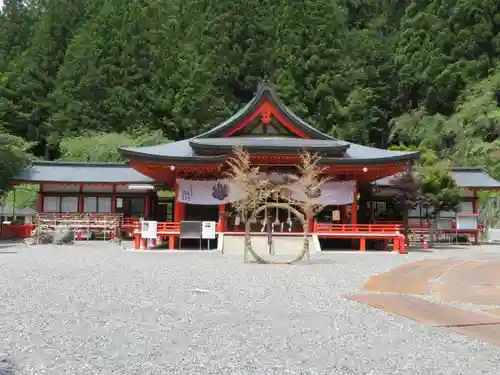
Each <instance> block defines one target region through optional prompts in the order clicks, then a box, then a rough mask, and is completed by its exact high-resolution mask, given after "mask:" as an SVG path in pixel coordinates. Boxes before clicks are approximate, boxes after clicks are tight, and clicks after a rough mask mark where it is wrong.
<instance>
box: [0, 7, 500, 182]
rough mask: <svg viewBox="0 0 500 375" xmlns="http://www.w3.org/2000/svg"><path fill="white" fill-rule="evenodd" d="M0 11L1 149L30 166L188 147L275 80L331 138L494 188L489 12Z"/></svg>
mask: <svg viewBox="0 0 500 375" xmlns="http://www.w3.org/2000/svg"><path fill="white" fill-rule="evenodd" d="M3 3H4V4H3V8H2V11H1V14H0V127H1V128H3V130H1V132H0V133H1V134H0V143H1V142H2V141H1V137H4V138H5V137H12V136H16V137H20V138H21V139H23V140H24V141H26V142H29V143H27V144H26V145H25V146H27V147H30V150H32V152H33V153H34V155H35V156H36V157H40V158H46V159H57V158H60V157H65V153H67V152H68V147H67V144H68V142H69V143H71V141H72V139H73V140H74V137H79V138H78V140H76V141H75V142H74V144H77V143H79V140H82V137H83V138H85V137H87V136H89V137H94V138H95V137H96V135H95V134H98V136H97V137H106V133H117V134H121V135H122V138H123V139H125V140H127V142H129V143H130V142H133V140H131V139H136V137H135V136H134V135H135V134H138V137H139V138H141V139H142V140H144V138H147V134H161V136H159V137H157V136H155V137H153V138H154V139H157V140H158V139H160V140H165V139H168V140H172V141H174V140H180V139H184V138H186V137H189V136H193V135H195V134H198V133H200V132H201V131H203V130H206V129H207V128H209V127H211V126H212V125H213V124H215V123H217V122H219V121H221V120H223V119H225V118H226V117H228V116H229V115H230V114H232V113H233V112H234V111H236V110H237V109H238V108H240V107H241V106H242V104H244V103H245V102H247V101H248V100H250V99H251V98H252V96H253V93H254V91H255V89H256V87H257V83H258V82H259V80H260V79H261V78H262V77H264V76H269V77H270V80H271V81H272V82H273V83H274V84H275V85H276V89H277V91H278V92H279V94H280V96H281V97H282V98H283V100H284V101H285V103H287V105H289V106H290V107H291V108H292V109H293V110H294V111H295V112H296V113H297V114H298V115H300V116H302V117H304V118H305V119H306V120H308V121H310V122H311V123H312V124H314V125H315V126H317V127H318V128H319V129H321V130H322V131H324V132H326V133H329V134H332V135H334V136H336V137H339V138H342V139H346V140H350V141H354V142H358V143H363V144H369V145H373V146H377V147H382V148H387V147H389V146H391V145H406V146H414V147H424V148H426V149H431V150H435V151H437V152H438V153H439V157H440V158H448V159H450V160H452V162H453V163H455V164H457V165H464V166H469V165H471V166H472V165H480V166H484V167H486V168H488V169H489V171H490V172H491V173H492V174H493V175H494V176H496V177H500V160H498V152H497V153H495V152H493V151H494V150H498V149H499V144H500V140H499V135H500V107H499V104H498V103H500V91H497V90H500V71H499V70H497V69H496V68H497V65H498V63H499V61H498V60H499V57H500V3H499V2H498V1H496V0H483V1H480V2H478V1H471V0H377V1H374V0H300V1H294V2H289V1H282V0H273V1H270V0H259V1H257V0H245V1H241V0H231V1H224V0H219V1H200V0H196V1H195V0H128V1H124V0H93V1H88V0H4V1H3ZM497 97H498V98H497ZM111 138H112V141H113V142H115V143H116V137H114V136H113V137H108V139H111ZM150 138H151V137H150ZM146 141H147V140H146ZM149 141H151V139H149ZM129 143H127V144H129ZM146 143H148V142H146ZM19 147H21V148H22V147H23V146H22V145H20V146H19ZM69 153H70V154H71V153H72V151H71V148H70V149H69ZM73 153H74V152H73ZM495 155H496V156H497V158H495Z"/></svg>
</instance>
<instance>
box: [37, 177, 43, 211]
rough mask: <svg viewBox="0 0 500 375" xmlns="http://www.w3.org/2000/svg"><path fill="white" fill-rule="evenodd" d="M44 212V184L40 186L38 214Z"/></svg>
mask: <svg viewBox="0 0 500 375" xmlns="http://www.w3.org/2000/svg"><path fill="white" fill-rule="evenodd" d="M42 212H43V184H40V192H39V193H38V213H42Z"/></svg>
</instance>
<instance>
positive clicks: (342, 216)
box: [340, 206, 347, 224]
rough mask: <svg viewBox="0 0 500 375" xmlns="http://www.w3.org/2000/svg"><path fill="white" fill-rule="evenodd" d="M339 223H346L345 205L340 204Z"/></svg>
mask: <svg viewBox="0 0 500 375" xmlns="http://www.w3.org/2000/svg"><path fill="white" fill-rule="evenodd" d="M340 223H341V224H347V206H340Z"/></svg>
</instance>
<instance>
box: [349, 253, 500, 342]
mask: <svg viewBox="0 0 500 375" xmlns="http://www.w3.org/2000/svg"><path fill="white" fill-rule="evenodd" d="M361 290H362V291H364V292H378V294H359V295H354V296H350V297H348V298H349V299H351V300H353V301H357V302H360V303H364V304H366V305H369V306H372V307H376V308H379V309H382V310H385V311H387V312H390V313H394V314H397V315H401V316H405V317H407V318H410V319H413V320H415V321H418V322H421V323H424V324H428V325H434V326H440V327H446V328H450V329H452V330H453V331H455V332H458V333H462V334H466V335H469V336H472V337H475V338H478V339H482V340H484V341H487V342H489V343H492V344H495V345H499V346H500V317H499V318H496V317H495V316H491V315H488V314H482V313H477V312H474V311H472V310H480V309H482V310H484V311H485V312H488V313H490V314H498V315H500V307H498V308H497V307H496V306H500V263H499V262H487V261H464V260H460V259H427V260H421V261H418V262H413V263H409V264H405V265H403V266H400V267H397V268H395V269H393V270H391V271H388V272H385V273H383V274H376V275H373V276H371V277H370V279H369V280H368V281H367V282H366V283H365V285H364V286H363V287H362V289H361ZM388 293H390V294H388ZM411 295H415V297H414V296H411ZM419 296H432V297H433V298H434V299H435V300H436V301H435V302H430V301H427V300H424V299H421V298H418V297H419ZM440 302H460V303H465V304H469V305H470V306H472V307H476V308H473V309H471V310H469V309H468V310H465V309H460V308H457V307H452V306H448V305H445V304H443V303H440Z"/></svg>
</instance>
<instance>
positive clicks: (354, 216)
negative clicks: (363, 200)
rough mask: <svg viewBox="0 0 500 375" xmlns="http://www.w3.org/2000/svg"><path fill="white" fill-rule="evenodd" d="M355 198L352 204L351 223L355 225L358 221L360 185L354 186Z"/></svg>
mask: <svg viewBox="0 0 500 375" xmlns="http://www.w3.org/2000/svg"><path fill="white" fill-rule="evenodd" d="M353 195H354V199H353V201H352V204H351V224H352V225H355V224H357V223H358V185H357V184H356V185H355V186H354V191H353Z"/></svg>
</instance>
